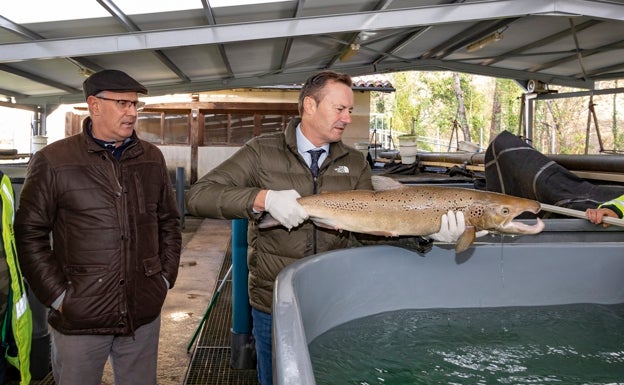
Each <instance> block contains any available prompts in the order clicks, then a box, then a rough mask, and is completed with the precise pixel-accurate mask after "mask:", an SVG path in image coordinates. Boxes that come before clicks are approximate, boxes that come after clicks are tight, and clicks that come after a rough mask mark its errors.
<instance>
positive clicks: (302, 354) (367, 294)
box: [273, 219, 624, 385]
mask: <svg viewBox="0 0 624 385" xmlns="http://www.w3.org/2000/svg"><path fill="white" fill-rule="evenodd" d="M545 223H546V230H545V231H543V232H542V233H540V234H537V235H530V236H520V237H499V236H486V237H485V238H484V239H481V238H480V239H479V240H478V242H477V243H476V244H475V245H473V246H472V247H471V248H470V249H468V250H466V251H465V252H462V253H460V254H456V253H455V251H454V250H453V245H439V246H434V247H433V249H432V250H431V251H430V252H429V253H427V254H426V255H424V256H422V255H419V254H417V253H415V252H412V251H410V250H406V249H402V248H397V247H393V246H367V247H361V248H354V249H345V250H338V251H332V252H327V253H324V254H319V255H316V256H312V257H309V258H305V259H303V260H300V261H298V262H296V263H294V264H292V265H290V266H288V267H287V268H286V269H284V270H283V271H282V272H281V273H280V275H279V276H278V279H277V282H276V290H275V294H274V305H273V306H274V307H273V339H274V379H275V382H276V383H277V384H280V385H286V384H293V385H294V384H298V385H301V384H304V385H305V384H316V383H317V382H316V380H315V373H314V370H313V366H312V363H311V359H310V353H309V349H308V348H309V345H310V344H311V343H312V342H313V341H314V340H315V339H317V338H318V337H319V336H321V335H322V334H324V333H326V332H328V331H330V330H332V329H334V328H336V327H338V326H340V325H343V324H345V323H348V322H351V321H353V320H357V319H361V318H365V317H368V316H371V315H375V314H382V313H386V312H392V311H397V310H401V309H475V308H476V309H486V308H487V309H489V308H499V307H516V306H517V307H523V306H551V305H566V304H602V305H616V304H623V303H624V284H623V283H622V282H623V280H622V278H623V277H624V247H623V246H624V231H623V230H624V229H622V228H618V227H615V226H611V227H609V228H608V229H602V228H601V227H598V226H594V225H591V224H590V223H589V222H587V221H585V220H582V219H546V220H545ZM622 351H623V352H624V348H623V349H622ZM623 354H624V353H623ZM620 359H621V360H624V356H623V357H621V358H620ZM621 362H622V363H624V361H621ZM621 367H623V368H624V366H621ZM622 374H623V376H624V372H623V373H622ZM622 378H624V377H622Z"/></svg>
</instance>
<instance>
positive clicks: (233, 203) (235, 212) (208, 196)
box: [187, 145, 261, 219]
mask: <svg viewBox="0 0 624 385" xmlns="http://www.w3.org/2000/svg"><path fill="white" fill-rule="evenodd" d="M258 164H259V156H258V153H257V152H256V151H255V150H254V149H253V148H252V147H251V146H249V145H245V146H243V147H241V148H240V149H239V150H238V151H237V152H236V153H234V155H232V156H231V157H229V158H228V159H226V160H225V161H223V162H222V163H221V164H220V165H218V166H217V167H215V168H214V169H212V170H211V171H210V172H209V173H208V174H206V175H204V176H203V177H202V178H201V179H199V180H198V181H197V182H196V183H194V184H193V185H192V186H191V188H190V190H189V194H188V201H187V208H188V210H189V212H190V213H191V214H192V215H195V216H199V217H207V218H215V219H236V218H247V219H253V218H255V217H256V216H257V215H258V213H254V212H253V202H254V199H255V197H256V195H258V193H259V192H260V190H261V188H260V187H249V186H258V185H259V182H258V181H257V176H256V175H255V172H254V170H256V169H257V165H258Z"/></svg>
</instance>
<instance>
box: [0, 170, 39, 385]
mask: <svg viewBox="0 0 624 385" xmlns="http://www.w3.org/2000/svg"><path fill="white" fill-rule="evenodd" d="M0 177H1V180H0V196H2V224H1V225H2V246H3V251H4V255H5V258H6V264H7V266H8V270H9V280H10V290H9V298H8V299H9V301H8V303H9V306H10V307H7V310H6V316H5V318H4V320H3V322H2V339H3V341H4V338H5V337H6V335H7V332H8V328H11V331H12V334H13V338H14V340H15V344H16V345H17V354H16V355H13V354H11V353H10V352H9V350H8V349H7V351H6V352H3V353H4V354H5V357H6V360H7V362H8V363H9V364H11V365H13V366H15V367H16V368H17V369H19V372H20V385H27V384H30V379H31V376H30V348H31V342H32V327H33V326H32V313H31V310H30V305H29V303H28V297H27V293H26V286H25V282H24V277H23V276H22V271H21V269H20V266H19V261H18V256H17V251H16V248H15V233H14V231H13V219H14V218H15V199H14V195H13V186H12V185H11V181H10V180H9V177H7V176H6V175H4V173H3V172H2V171H0ZM0 263H1V262H0Z"/></svg>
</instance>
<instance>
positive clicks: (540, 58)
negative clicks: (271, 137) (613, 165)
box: [0, 0, 624, 105]
mask: <svg viewBox="0 0 624 385" xmlns="http://www.w3.org/2000/svg"><path fill="white" fill-rule="evenodd" d="M97 1H98V3H99V4H100V5H101V6H102V7H104V8H105V9H106V10H107V11H108V12H109V13H110V17H103V18H95V19H82V20H68V21H55V22H40V23H31V24H17V23H15V22H12V21H11V20H8V19H7V18H6V17H3V16H1V14H0V27H1V28H0V95H5V96H7V97H9V98H13V100H14V101H16V102H17V103H21V104H36V105H46V104H47V105H55V104H61V103H75V102H81V101H83V96H82V91H81V84H82V82H83V81H84V79H85V77H84V74H88V73H90V72H92V71H97V70H100V69H103V68H116V69H121V70H123V71H126V72H127V73H129V74H130V75H132V76H133V77H135V78H136V79H137V80H139V81H140V82H142V83H143V84H145V85H146V86H147V87H148V89H149V92H150V96H152V95H154V96H155V95H162V94H168V93H180V92H201V91H211V90H218V89H228V88H244V87H259V86H276V85H284V84H295V83H301V82H302V81H303V80H304V79H305V78H306V77H307V76H309V75H310V74H312V73H315V72H317V71H319V70H322V69H332V70H336V71H341V72H347V73H350V74H351V75H354V76H358V75H367V74H374V73H385V72H395V71H407V70H423V71H437V70H450V71H458V72H467V73H473V74H481V75H488V76H493V77H503V78H511V79H516V80H518V81H519V82H521V84H522V83H524V84H526V82H528V81H529V80H537V81H540V82H543V83H547V84H556V85H565V86H572V87H579V88H592V87H593V86H594V82H595V81H597V80H604V79H615V78H622V77H624V0H618V1H600V0H490V1H474V0H465V1H461V0H457V1H440V0H381V1H380V0H307V1H306V0H289V1H282V2H277V3H266V4H256V5H245V6H228V7H219V8H212V7H210V1H209V0H197V8H196V9H186V10H180V11H173V12H164V13H152V14H147V13H146V14H138V15H132V16H129V15H126V14H124V12H123V10H122V9H120V8H119V7H118V6H117V5H116V4H115V3H114V0H97ZM146 4H149V2H146ZM0 12H1V7H0ZM33 12H36V10H33ZM484 42H485V43H484ZM468 47H470V49H469V48H468ZM473 48H475V49H473ZM344 59H346V60H344Z"/></svg>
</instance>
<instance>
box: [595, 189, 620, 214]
mask: <svg viewBox="0 0 624 385" xmlns="http://www.w3.org/2000/svg"><path fill="white" fill-rule="evenodd" d="M598 207H601V208H602V207H604V208H607V209H611V210H613V212H614V213H616V214H617V216H618V217H620V219H621V218H622V216H623V215H624V195H622V196H621V197H617V198H615V199H613V200H610V201H608V202H605V203H603V204H601V205H600V206H598Z"/></svg>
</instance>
